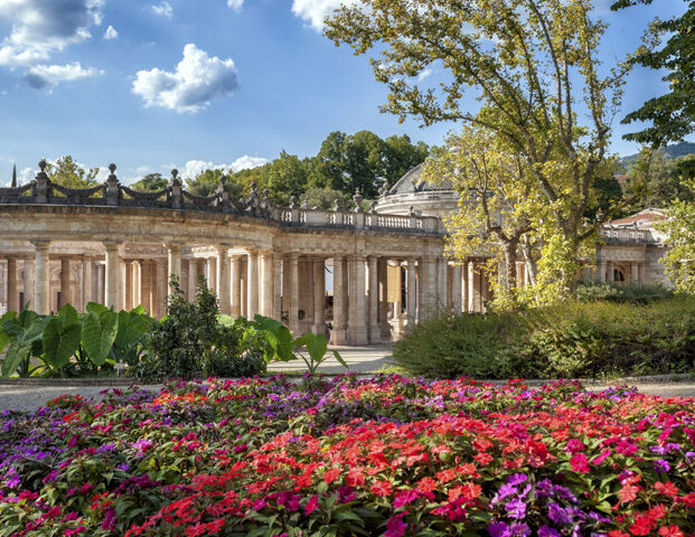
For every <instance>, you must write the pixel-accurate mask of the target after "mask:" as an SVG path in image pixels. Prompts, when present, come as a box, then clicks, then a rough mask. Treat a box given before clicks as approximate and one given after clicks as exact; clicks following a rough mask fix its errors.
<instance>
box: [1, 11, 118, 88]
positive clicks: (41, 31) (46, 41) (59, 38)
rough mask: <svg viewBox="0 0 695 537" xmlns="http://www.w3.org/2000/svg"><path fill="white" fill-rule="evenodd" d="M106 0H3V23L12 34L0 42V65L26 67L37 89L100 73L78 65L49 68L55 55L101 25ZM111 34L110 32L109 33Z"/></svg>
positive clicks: (85, 37) (81, 40)
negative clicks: (92, 28)
mask: <svg viewBox="0 0 695 537" xmlns="http://www.w3.org/2000/svg"><path fill="white" fill-rule="evenodd" d="M104 2H105V0H0V22H2V21H7V22H8V23H9V25H10V28H11V30H10V33H9V35H7V36H5V37H4V38H3V39H2V41H0V66H5V67H9V68H10V69H15V68H18V67H19V68H23V69H25V72H24V79H25V80H26V81H27V82H28V83H29V85H31V86H32V87H35V88H42V87H44V86H46V85H48V84H55V83H57V82H59V81H61V80H76V79H78V78H85V77H88V76H93V75H94V74H96V73H97V71H96V70H95V69H92V68H82V66H80V64H79V63H76V62H73V63H71V64H68V65H62V66H60V65H46V64H47V63H48V62H50V59H51V56H52V55H53V54H54V53H56V52H62V51H64V50H65V49H66V48H67V47H68V46H70V45H73V44H76V43H81V42H83V41H85V40H87V39H89V38H90V37H91V33H90V28H91V27H92V26H99V25H100V24H101V22H102V12H101V10H102V8H103V5H104ZM107 32H108V30H107Z"/></svg>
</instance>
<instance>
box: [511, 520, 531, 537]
mask: <svg viewBox="0 0 695 537" xmlns="http://www.w3.org/2000/svg"><path fill="white" fill-rule="evenodd" d="M509 534H510V535H511V536H512V537H529V535H531V528H529V527H528V524H526V523H522V522H514V524H512V525H511V526H509Z"/></svg>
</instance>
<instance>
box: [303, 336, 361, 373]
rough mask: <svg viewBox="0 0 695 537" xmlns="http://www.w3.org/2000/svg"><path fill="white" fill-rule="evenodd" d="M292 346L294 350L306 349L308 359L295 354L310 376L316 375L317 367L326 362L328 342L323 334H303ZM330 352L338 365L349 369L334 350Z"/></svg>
mask: <svg viewBox="0 0 695 537" xmlns="http://www.w3.org/2000/svg"><path fill="white" fill-rule="evenodd" d="M293 346H294V347H295V348H299V347H304V348H305V349H306V352H307V354H308V355H309V356H308V357H307V356H305V355H304V354H302V353H301V352H299V351H297V352H296V353H295V354H296V355H297V356H298V357H299V358H301V359H302V360H304V363H305V364H306V367H307V370H308V371H309V374H310V375H314V374H316V371H317V369H318V368H319V366H320V365H321V364H322V363H323V362H325V361H326V358H327V351H328V340H327V339H326V336H324V335H323V334H304V335H303V336H300V337H298V338H297V339H295V340H294V342H293ZM331 352H332V353H333V357H334V358H335V359H336V360H337V361H338V363H339V364H340V365H342V366H343V367H344V368H345V369H350V368H349V367H348V365H347V363H345V360H343V357H342V356H340V353H338V351H336V350H335V349H334V350H332V351H331Z"/></svg>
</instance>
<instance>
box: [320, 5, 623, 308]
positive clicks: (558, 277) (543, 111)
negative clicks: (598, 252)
mask: <svg viewBox="0 0 695 537" xmlns="http://www.w3.org/2000/svg"><path fill="white" fill-rule="evenodd" d="M591 9H592V6H591V2H590V1H588V0H429V1H428V2H424V1H413V0H360V1H359V2H358V3H357V4H356V5H352V6H343V7H342V8H341V9H340V10H338V11H337V12H336V13H335V14H334V15H333V16H331V17H329V18H328V19H327V21H326V31H325V33H326V35H327V36H328V37H329V38H330V39H332V40H333V41H334V42H335V43H336V44H337V45H339V44H342V43H346V44H348V45H350V46H351V47H352V48H353V49H354V51H355V53H356V54H365V53H367V52H369V51H372V50H373V51H375V53H376V54H378V55H379V56H378V57H372V58H371V59H370V61H371V63H372V67H373V70H374V75H375V77H376V79H377V80H378V81H380V82H383V83H384V84H386V85H387V87H388V89H389V95H388V102H387V104H385V105H384V106H383V107H382V111H384V112H389V113H393V114H396V115H397V116H399V118H400V119H401V120H404V119H405V118H406V117H408V116H414V117H416V118H418V119H419V120H420V121H421V122H422V124H423V125H432V124H434V123H437V122H455V123H463V124H469V125H473V126H478V127H484V128H486V129H488V130H490V131H492V132H494V133H495V134H497V135H499V136H502V137H503V138H504V139H505V140H506V143H507V145H508V146H509V147H510V148H511V150H512V151H513V152H514V154H517V155H520V156H521V157H522V158H524V159H525V161H526V162H525V168H526V169H528V170H529V173H530V174H531V177H532V178H533V179H534V183H535V187H536V189H537V191H538V192H539V193H540V194H541V195H542V196H543V197H544V200H545V203H546V205H547V207H548V208H549V210H550V211H551V214H552V222H548V221H544V223H543V226H542V227H543V229H544V247H543V257H544V258H545V260H544V263H543V264H542V265H541V264H539V275H538V277H539V283H540V284H541V286H540V287H542V288H547V289H548V296H551V297H556V298H560V297H562V296H563V295H564V294H566V293H567V292H571V291H572V290H573V288H574V286H575V276H576V273H577V270H578V268H579V265H578V258H579V254H580V250H581V248H582V245H583V243H584V241H585V240H586V239H588V238H589V237H591V236H592V234H593V233H594V232H595V230H596V228H597V225H598V224H597V223H596V222H589V221H587V220H586V218H585V216H584V215H585V212H586V211H587V209H588V208H589V207H590V205H591V204H592V202H593V200H594V198H595V194H594V192H593V191H592V190H593V189H592V185H593V180H594V178H595V176H597V175H599V174H603V173H605V169H604V168H605V164H606V160H607V145H608V139H609V135H610V120H611V116H612V113H613V111H614V108H615V107H617V106H618V105H619V103H620V98H621V87H622V81H623V75H624V73H625V71H626V67H624V66H615V68H613V69H610V70H608V74H607V75H606V76H601V75H599V73H598V67H599V60H598V49H599V45H600V40H601V37H602V35H603V32H604V29H605V27H604V24H603V23H602V22H601V21H597V20H593V19H592V16H591ZM433 66H436V67H438V68H441V69H443V71H444V73H445V74H448V79H447V81H446V82H443V83H442V84H441V86H440V87H439V88H437V89H434V88H426V87H424V88H423V87H421V86H420V85H419V83H420V82H419V80H418V75H420V74H422V73H423V72H424V71H425V70H426V69H431V68H432V67H433ZM602 71H604V72H605V69H602ZM468 89H472V90H473V91H472V94H473V95H474V96H475V97H477V98H478V99H479V100H480V101H481V106H480V108H479V110H477V111H471V110H470V109H469V108H468V107H469V105H470V101H471V100H472V98H469V99H466V98H465V97H467V96H468V95H467V94H466V90H468ZM541 267H542V268H543V271H541ZM541 272H542V273H541Z"/></svg>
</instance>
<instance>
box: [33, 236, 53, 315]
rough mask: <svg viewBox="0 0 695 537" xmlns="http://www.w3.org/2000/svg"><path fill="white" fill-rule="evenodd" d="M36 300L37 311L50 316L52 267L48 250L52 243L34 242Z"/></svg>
mask: <svg viewBox="0 0 695 537" xmlns="http://www.w3.org/2000/svg"><path fill="white" fill-rule="evenodd" d="M33 244H34V250H35V254H34V267H35V269H34V270H35V274H34V299H35V300H36V304H35V310H36V313H38V314H40V315H48V314H49V313H50V312H51V291H50V278H51V273H50V265H49V256H48V249H49V246H50V244H51V243H50V241H37V242H34V243H33Z"/></svg>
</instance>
